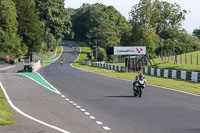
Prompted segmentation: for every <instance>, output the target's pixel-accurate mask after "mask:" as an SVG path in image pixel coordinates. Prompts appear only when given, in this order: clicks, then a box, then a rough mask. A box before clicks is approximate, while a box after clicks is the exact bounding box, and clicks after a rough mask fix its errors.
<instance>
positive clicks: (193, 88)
mask: <svg viewBox="0 0 200 133" xmlns="http://www.w3.org/2000/svg"><path fill="white" fill-rule="evenodd" d="M74 43H76V44H78V45H79V46H80V47H81V54H80V58H79V59H78V60H77V61H76V62H75V63H73V66H74V67H77V68H80V69H83V70H86V71H89V72H95V73H100V74H105V75H108V76H112V77H117V78H121V79H127V80H133V78H134V77H135V76H136V75H137V74H138V72H131V73H122V72H117V71H111V70H106V69H102V68H95V67H91V66H84V65H82V61H83V60H88V59H87V53H88V52H90V51H91V48H90V47H89V46H87V45H86V44H85V43H81V42H74ZM145 77H146V79H147V81H148V83H149V84H153V85H158V86H163V87H167V88H172V89H176V90H181V91H185V92H190V93H194V94H200V83H193V82H189V81H183V80H179V79H168V78H160V77H155V76H149V75H145Z"/></svg>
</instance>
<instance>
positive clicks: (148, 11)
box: [130, 0, 159, 54]
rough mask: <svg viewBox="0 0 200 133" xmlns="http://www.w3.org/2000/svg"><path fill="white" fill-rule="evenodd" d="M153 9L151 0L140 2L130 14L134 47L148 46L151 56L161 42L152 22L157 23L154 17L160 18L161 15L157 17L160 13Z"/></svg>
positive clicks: (141, 0)
mask: <svg viewBox="0 0 200 133" xmlns="http://www.w3.org/2000/svg"><path fill="white" fill-rule="evenodd" d="M153 8H154V7H153V3H152V2H151V0H140V2H139V4H136V5H135V6H134V7H133V9H132V11H131V12H130V15H131V20H130V23H131V25H132V45H134V46H138V45H139V46H141V45H143V46H146V47H147V52H148V53H149V54H153V53H154V51H155V49H156V45H157V43H158V40H159V36H158V35H157V34H156V33H155V29H154V27H153V26H154V24H152V20H153V21H155V18H154V17H158V18H159V15H155V14H158V13H157V12H155V10H152V9H153Z"/></svg>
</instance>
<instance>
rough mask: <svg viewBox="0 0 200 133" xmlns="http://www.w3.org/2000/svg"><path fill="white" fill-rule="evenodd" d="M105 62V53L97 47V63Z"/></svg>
mask: <svg viewBox="0 0 200 133" xmlns="http://www.w3.org/2000/svg"><path fill="white" fill-rule="evenodd" d="M95 55H96V54H95ZM105 60H106V51H105V50H104V49H103V48H101V47H98V48H97V61H105Z"/></svg>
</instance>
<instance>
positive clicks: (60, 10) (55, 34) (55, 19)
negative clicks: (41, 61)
mask: <svg viewBox="0 0 200 133" xmlns="http://www.w3.org/2000/svg"><path fill="white" fill-rule="evenodd" d="M35 2H36V8H37V13H38V15H39V16H40V19H41V20H42V22H43V26H44V32H43V36H44V38H46V39H45V42H46V44H47V46H48V49H54V48H55V46H57V45H58V43H59V42H60V41H61V39H62V38H63V37H64V35H66V34H69V33H70V32H71V25H72V24H71V22H70V17H69V15H68V14H67V12H66V10H65V9H64V0H48V1H47V0H35ZM49 36H50V38H49ZM54 40H56V43H53V42H55V41H54Z"/></svg>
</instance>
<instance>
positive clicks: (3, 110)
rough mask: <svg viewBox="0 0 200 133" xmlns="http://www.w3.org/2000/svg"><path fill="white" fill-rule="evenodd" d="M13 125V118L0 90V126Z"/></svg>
mask: <svg viewBox="0 0 200 133" xmlns="http://www.w3.org/2000/svg"><path fill="white" fill-rule="evenodd" d="M13 124H15V119H14V116H13V114H12V112H11V109H10V106H9V104H8V103H7V101H6V99H5V97H4V94H3V92H2V89H1V88H0V126H5V125H13Z"/></svg>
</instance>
